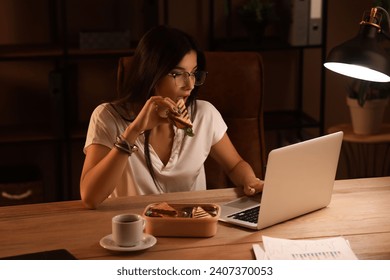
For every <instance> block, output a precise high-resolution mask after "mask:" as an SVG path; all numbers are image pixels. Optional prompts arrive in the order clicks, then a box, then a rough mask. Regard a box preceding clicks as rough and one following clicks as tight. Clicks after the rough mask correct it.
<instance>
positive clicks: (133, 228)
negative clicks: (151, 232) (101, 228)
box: [112, 214, 145, 247]
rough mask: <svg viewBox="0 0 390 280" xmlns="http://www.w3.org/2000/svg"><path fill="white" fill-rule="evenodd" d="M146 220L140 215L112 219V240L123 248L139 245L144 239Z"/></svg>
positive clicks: (126, 215) (121, 215)
mask: <svg viewBox="0 0 390 280" xmlns="http://www.w3.org/2000/svg"><path fill="white" fill-rule="evenodd" d="M144 227H145V220H144V219H143V218H142V217H141V216H140V215H138V214H120V215H117V216H115V217H113V218H112V239H113V240H114V242H115V244H116V245H118V246H121V247H131V246H136V245H138V244H139V243H140V242H141V241H142V238H143V233H144Z"/></svg>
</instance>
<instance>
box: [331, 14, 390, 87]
mask: <svg viewBox="0 0 390 280" xmlns="http://www.w3.org/2000/svg"><path fill="white" fill-rule="evenodd" d="M379 11H381V12H383V14H385V15H386V17H387V22H388V23H389V28H388V29H389V30H390V17H389V14H388V12H387V11H386V10H385V9H383V8H382V7H375V8H372V9H371V11H370V13H369V14H367V13H364V15H363V20H362V21H361V22H360V30H359V33H358V35H357V36H356V37H354V38H352V39H351V40H349V41H347V42H345V43H343V44H341V45H339V46H336V47H335V48H333V49H332V50H331V51H330V53H329V55H328V57H327V59H326V62H325V63H324V66H325V67H326V68H328V69H329V70H332V71H334V72H336V73H339V74H342V75H346V76H349V77H353V78H357V79H361V80H367V81H373V82H390V58H389V56H388V54H387V52H386V51H385V50H384V48H383V47H382V46H381V45H380V38H381V37H383V36H384V37H385V38H387V39H389V40H390V37H389V35H388V34H386V33H385V32H384V30H382V27H381V25H380V22H381V18H382V14H381V13H380V12H379ZM381 35H383V36H381Z"/></svg>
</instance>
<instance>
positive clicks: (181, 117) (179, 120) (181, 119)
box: [168, 98, 194, 137]
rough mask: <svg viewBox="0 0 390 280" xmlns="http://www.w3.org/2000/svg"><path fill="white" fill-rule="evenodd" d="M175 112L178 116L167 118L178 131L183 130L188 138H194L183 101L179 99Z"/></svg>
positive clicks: (173, 115) (171, 115) (172, 115)
mask: <svg viewBox="0 0 390 280" xmlns="http://www.w3.org/2000/svg"><path fill="white" fill-rule="evenodd" d="M176 105H177V112H178V114H169V115H168V118H169V119H170V120H171V121H172V123H173V124H174V125H175V126H176V127H177V128H180V129H184V130H185V132H186V134H187V135H188V136H191V137H192V136H194V132H193V130H192V122H191V120H190V117H189V115H188V111H187V108H186V105H185V104H184V100H183V99H182V98H180V99H179V100H178V101H177V103H176Z"/></svg>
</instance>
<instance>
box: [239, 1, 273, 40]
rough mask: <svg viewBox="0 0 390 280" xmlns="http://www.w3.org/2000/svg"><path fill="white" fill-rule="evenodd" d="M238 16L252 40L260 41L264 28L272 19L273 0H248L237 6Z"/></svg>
mask: <svg viewBox="0 0 390 280" xmlns="http://www.w3.org/2000/svg"><path fill="white" fill-rule="evenodd" d="M237 13H238V16H239V18H240V20H241V22H242V23H243V25H244V26H245V28H246V30H247V32H248V35H249V36H250V38H251V39H252V40H253V41H257V42H258V41H261V39H262V37H263V35H264V32H265V28H266V27H267V25H268V24H269V22H270V21H271V20H273V19H274V17H275V13H274V1H273V0H248V1H246V3H245V4H244V5H242V6H240V7H239V8H238V11H237Z"/></svg>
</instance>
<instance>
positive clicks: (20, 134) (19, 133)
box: [0, 125, 60, 144]
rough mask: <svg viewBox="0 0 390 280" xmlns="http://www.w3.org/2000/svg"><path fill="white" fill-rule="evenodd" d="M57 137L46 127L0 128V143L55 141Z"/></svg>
mask: <svg viewBox="0 0 390 280" xmlns="http://www.w3.org/2000/svg"><path fill="white" fill-rule="evenodd" d="M57 140H60V138H59V137H57V136H55V135H54V133H53V132H52V131H51V129H50V128H47V126H28V127H26V126H24V125H23V126H21V125H18V126H6V127H4V126H2V127H0V143H2V144H4V143H20V142H39V141H57Z"/></svg>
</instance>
